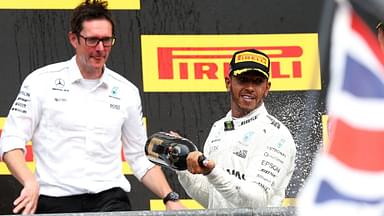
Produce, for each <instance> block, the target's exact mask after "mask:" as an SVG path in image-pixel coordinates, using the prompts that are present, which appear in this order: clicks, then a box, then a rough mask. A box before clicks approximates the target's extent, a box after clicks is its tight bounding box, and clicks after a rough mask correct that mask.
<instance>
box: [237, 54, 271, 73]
mask: <svg viewBox="0 0 384 216" xmlns="http://www.w3.org/2000/svg"><path fill="white" fill-rule="evenodd" d="M230 65H231V72H230V73H231V74H232V75H233V76H237V75H239V74H242V73H244V72H248V71H254V72H260V73H262V74H263V75H264V76H265V77H266V78H267V79H268V78H269V68H270V60H269V57H268V56H267V55H266V54H264V53H262V52H260V51H258V50H255V49H249V50H241V51H238V52H236V53H234V54H233V56H232V60H231V63H230Z"/></svg>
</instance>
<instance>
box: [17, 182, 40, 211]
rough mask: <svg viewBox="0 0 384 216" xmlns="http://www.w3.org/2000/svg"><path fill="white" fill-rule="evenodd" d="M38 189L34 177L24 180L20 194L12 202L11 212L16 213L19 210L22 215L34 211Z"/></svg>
mask: <svg viewBox="0 0 384 216" xmlns="http://www.w3.org/2000/svg"><path fill="white" fill-rule="evenodd" d="M39 191H40V186H39V184H38V183H37V181H36V180H35V179H33V180H31V181H29V182H25V184H24V188H23V189H22V190H21V192H20V196H19V197H17V198H16V200H15V201H14V202H13V205H15V208H14V209H13V213H15V214H17V213H19V212H21V213H22V214H23V215H25V214H33V213H35V211H36V207H37V202H38V199H39Z"/></svg>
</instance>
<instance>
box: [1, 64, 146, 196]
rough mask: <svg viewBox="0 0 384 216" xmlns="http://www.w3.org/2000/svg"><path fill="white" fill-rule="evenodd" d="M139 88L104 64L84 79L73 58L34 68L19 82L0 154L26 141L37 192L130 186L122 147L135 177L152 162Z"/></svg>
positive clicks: (56, 193) (53, 193) (64, 192)
mask: <svg viewBox="0 0 384 216" xmlns="http://www.w3.org/2000/svg"><path fill="white" fill-rule="evenodd" d="M146 139H147V135H146V130H145V127H144V125H143V121H142V108H141V100H140V95H139V91H138V89H137V88H136V86H134V85H133V84H132V83H131V82H129V81H128V80H126V79H125V78H123V77H122V76H120V75H119V74H117V73H115V72H113V71H112V70H110V69H108V68H107V67H105V69H104V73H103V75H102V77H101V78H100V81H99V83H94V85H93V87H92V85H89V83H88V84H87V82H85V81H84V79H83V77H82V75H81V74H80V71H79V68H78V66H77V64H76V60H75V57H73V58H72V59H71V60H69V61H66V62H60V63H56V64H52V65H48V66H45V67H43V68H40V69H38V70H36V71H34V72H33V73H31V74H30V75H29V76H28V77H27V78H26V79H25V80H24V82H23V84H22V86H21V89H20V92H19V94H18V96H17V98H16V100H15V102H14V103H13V105H12V108H11V110H10V112H9V115H8V118H7V122H6V125H5V127H4V130H3V133H2V136H1V140H0V155H1V156H3V154H4V153H5V152H8V151H10V150H12V149H18V148H20V149H24V150H25V144H26V143H27V142H28V141H29V140H32V143H33V145H32V146H33V153H34V161H35V163H36V172H35V174H36V176H37V179H38V182H39V183H40V194H44V195H48V196H67V195H75V194H83V193H97V192H100V191H103V190H107V189H110V188H112V187H121V188H123V189H124V190H125V191H130V184H129V182H128V181H127V179H126V178H125V176H124V175H123V173H122V160H121V148H122V145H123V147H124V155H125V158H126V159H127V161H128V162H129V165H130V167H131V168H132V170H133V171H134V174H135V176H136V177H137V178H138V179H141V178H142V177H143V176H144V174H145V173H146V172H147V171H148V170H149V169H150V168H151V167H152V166H153V164H152V163H150V162H149V161H148V159H147V158H146V157H145V154H144V144H145V141H146Z"/></svg>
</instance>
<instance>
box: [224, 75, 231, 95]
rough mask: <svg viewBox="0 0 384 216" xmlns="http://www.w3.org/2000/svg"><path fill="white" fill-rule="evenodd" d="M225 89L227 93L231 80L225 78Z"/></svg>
mask: <svg viewBox="0 0 384 216" xmlns="http://www.w3.org/2000/svg"><path fill="white" fill-rule="evenodd" d="M225 88H227V92H229V90H230V89H231V78H229V77H225Z"/></svg>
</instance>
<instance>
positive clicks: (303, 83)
mask: <svg viewBox="0 0 384 216" xmlns="http://www.w3.org/2000/svg"><path fill="white" fill-rule="evenodd" d="M317 40H318V38H317V34H260V35H205V36H204V35H142V36H141V47H142V61H143V85H144V91H145V92H223V91H225V90H226V89H225V85H224V77H226V76H227V75H228V71H229V62H230V61H231V57H232V54H233V53H234V52H236V51H238V50H242V49H250V48H255V49H258V50H261V51H263V52H265V53H266V54H267V55H268V56H270V58H271V82H272V83H273V85H272V90H275V91H297V90H320V89H321V84H320V67H319V54H318V43H317Z"/></svg>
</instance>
